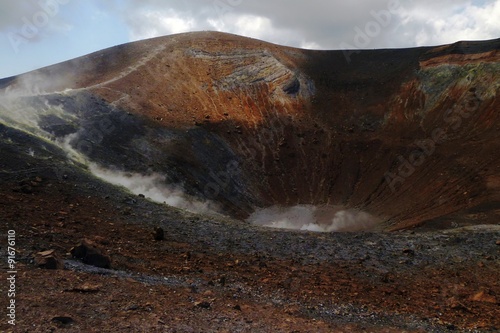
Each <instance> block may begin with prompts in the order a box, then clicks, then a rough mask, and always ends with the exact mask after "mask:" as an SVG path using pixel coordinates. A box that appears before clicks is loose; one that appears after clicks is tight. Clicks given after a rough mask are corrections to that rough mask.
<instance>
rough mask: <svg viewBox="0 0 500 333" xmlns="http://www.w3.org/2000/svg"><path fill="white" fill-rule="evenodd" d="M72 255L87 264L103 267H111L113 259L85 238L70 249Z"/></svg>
mask: <svg viewBox="0 0 500 333" xmlns="http://www.w3.org/2000/svg"><path fill="white" fill-rule="evenodd" d="M70 253H71V255H72V256H73V257H74V258H76V259H79V260H81V261H82V262H83V263H85V264H87V265H92V266H96V267H101V268H109V267H111V259H110V258H109V257H108V256H107V255H104V254H102V250H100V249H99V248H97V245H96V244H95V243H94V242H92V241H90V240H88V239H84V240H82V241H81V243H80V244H79V245H78V246H76V247H74V248H72V249H71V250H70Z"/></svg>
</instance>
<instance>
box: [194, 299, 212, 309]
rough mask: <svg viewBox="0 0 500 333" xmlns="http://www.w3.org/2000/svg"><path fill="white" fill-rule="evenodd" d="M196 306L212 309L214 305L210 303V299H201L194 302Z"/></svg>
mask: <svg viewBox="0 0 500 333" xmlns="http://www.w3.org/2000/svg"><path fill="white" fill-rule="evenodd" d="M194 306H196V307H197V308H202V309H210V308H211V307H212V304H210V302H208V301H200V302H194Z"/></svg>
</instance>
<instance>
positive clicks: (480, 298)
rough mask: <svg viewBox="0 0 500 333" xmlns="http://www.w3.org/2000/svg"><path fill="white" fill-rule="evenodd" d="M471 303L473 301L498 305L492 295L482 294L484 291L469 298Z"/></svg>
mask: <svg viewBox="0 0 500 333" xmlns="http://www.w3.org/2000/svg"><path fill="white" fill-rule="evenodd" d="M469 299H470V300H471V301H474V302H486V303H494V304H496V303H498V300H497V298H496V297H495V296H493V295H489V294H488V293H486V292H484V291H480V292H478V293H476V294H474V295H472V296H471V297H470V298H469Z"/></svg>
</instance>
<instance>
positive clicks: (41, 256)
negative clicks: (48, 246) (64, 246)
mask: <svg viewBox="0 0 500 333" xmlns="http://www.w3.org/2000/svg"><path fill="white" fill-rule="evenodd" d="M35 264H36V265H37V266H38V267H40V268H45V269H63V268H64V261H63V260H62V259H61V258H60V257H59V256H58V255H57V253H56V251H55V250H47V251H42V252H38V253H37V254H35Z"/></svg>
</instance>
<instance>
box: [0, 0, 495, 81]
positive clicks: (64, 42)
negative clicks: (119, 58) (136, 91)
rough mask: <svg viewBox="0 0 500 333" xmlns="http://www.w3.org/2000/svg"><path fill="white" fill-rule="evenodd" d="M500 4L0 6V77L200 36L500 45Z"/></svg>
mask: <svg viewBox="0 0 500 333" xmlns="http://www.w3.org/2000/svg"><path fill="white" fill-rule="evenodd" d="M499 18H500V0H349V1H345V0H0V78H1V77H7V76H11V75H16V74H20V73H23V72H26V71H29V70H33V69H36V68H40V67H43V66H46V65H50V64H53V63H57V62H61V61H64V60H68V59H71V58H75V57H77V56H81V55H84V54H88V53H91V52H93V51H97V50H100V49H103V48H106V47H110V46H114V45H117V44H122V43H126V42H131V41H136V40H140V39H144V38H150V37H156V36H162V35H168V34H173V33H181V32H187V31H198V30H217V31H226V32H231V33H235V34H239V35H244V36H249V37H254V38H259V39H263V40H266V41H270V42H273V43H278V44H283V45H289V46H296V47H302V48H311V49H346V48H368V49H371V48H385V47H390V48H394V47H412V46H422V45H438V44H446V43H452V42H455V41H458V40H481V39H492V38H499V37H500V19H499Z"/></svg>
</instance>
